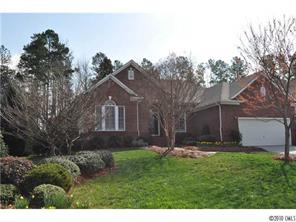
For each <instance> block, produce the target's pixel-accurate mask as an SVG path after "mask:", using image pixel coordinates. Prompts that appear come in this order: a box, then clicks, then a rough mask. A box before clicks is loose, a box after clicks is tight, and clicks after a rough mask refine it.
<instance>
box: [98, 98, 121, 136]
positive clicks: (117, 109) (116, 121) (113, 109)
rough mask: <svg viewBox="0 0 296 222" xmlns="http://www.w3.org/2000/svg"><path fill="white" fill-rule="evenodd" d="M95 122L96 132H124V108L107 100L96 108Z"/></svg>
mask: <svg viewBox="0 0 296 222" xmlns="http://www.w3.org/2000/svg"><path fill="white" fill-rule="evenodd" d="M96 120H97V123H96V126H97V127H96V130H97V131H124V130H125V107H124V106H118V105H116V103H115V102H114V101H112V100H108V101H106V102H105V104H104V105H103V106H97V107H96Z"/></svg>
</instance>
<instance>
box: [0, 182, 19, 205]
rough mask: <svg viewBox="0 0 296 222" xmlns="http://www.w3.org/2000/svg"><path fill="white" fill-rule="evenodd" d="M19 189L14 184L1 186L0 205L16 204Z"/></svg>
mask: <svg viewBox="0 0 296 222" xmlns="http://www.w3.org/2000/svg"><path fill="white" fill-rule="evenodd" d="M17 194H18V189H17V188H16V186H14V185H13V184H0V203H1V204H11V203H13V202H14V199H15V197H16V195H17Z"/></svg>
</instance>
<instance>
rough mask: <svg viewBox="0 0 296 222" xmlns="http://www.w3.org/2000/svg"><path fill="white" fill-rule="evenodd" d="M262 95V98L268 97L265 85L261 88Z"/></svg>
mask: <svg viewBox="0 0 296 222" xmlns="http://www.w3.org/2000/svg"><path fill="white" fill-rule="evenodd" d="M260 94H261V96H262V97H265V96H266V89H265V87H264V86H263V85H262V86H261V88H260Z"/></svg>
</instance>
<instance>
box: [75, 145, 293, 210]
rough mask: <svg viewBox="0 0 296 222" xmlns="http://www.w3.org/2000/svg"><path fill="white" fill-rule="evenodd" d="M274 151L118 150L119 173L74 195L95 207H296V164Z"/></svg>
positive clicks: (88, 183) (86, 186)
mask: <svg viewBox="0 0 296 222" xmlns="http://www.w3.org/2000/svg"><path fill="white" fill-rule="evenodd" d="M273 155H274V154H271V153H252V154H246V153H218V154H216V155H214V156H212V157H208V158H201V159H182V158H175V157H167V158H164V159H157V158H156V157H157V155H156V154H154V153H152V152H150V151H144V150H134V151H122V152H115V153H114V156H115V159H116V165H117V169H116V170H115V171H114V172H112V173H111V174H110V175H108V176H103V177H97V178H96V179H94V180H91V181H89V182H87V183H86V184H84V185H81V186H78V187H76V188H75V189H74V191H73V196H74V197H73V198H74V200H75V202H77V201H78V202H79V203H80V202H85V201H87V202H88V203H89V204H90V207H91V208H296V164H295V163H293V164H288V165H285V164H284V163H283V162H280V161H276V160H273V159H272V157H273Z"/></svg>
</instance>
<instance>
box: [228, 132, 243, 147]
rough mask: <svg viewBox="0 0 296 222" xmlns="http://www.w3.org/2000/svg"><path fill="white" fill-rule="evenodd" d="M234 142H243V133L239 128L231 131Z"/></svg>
mask: <svg viewBox="0 0 296 222" xmlns="http://www.w3.org/2000/svg"><path fill="white" fill-rule="evenodd" d="M230 136H231V139H232V141H233V142H236V143H237V144H240V143H241V142H242V134H241V133H240V132H239V131H237V130H232V131H231V133H230Z"/></svg>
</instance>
